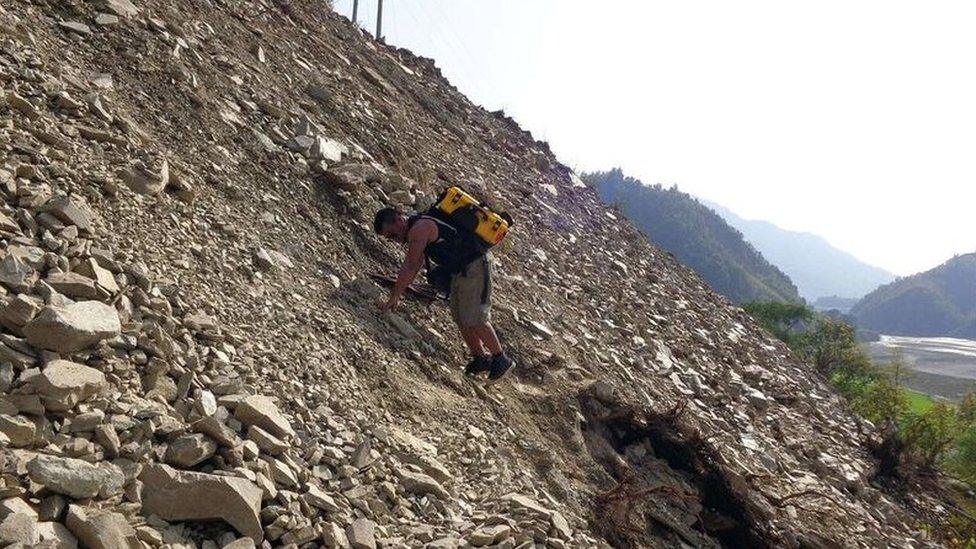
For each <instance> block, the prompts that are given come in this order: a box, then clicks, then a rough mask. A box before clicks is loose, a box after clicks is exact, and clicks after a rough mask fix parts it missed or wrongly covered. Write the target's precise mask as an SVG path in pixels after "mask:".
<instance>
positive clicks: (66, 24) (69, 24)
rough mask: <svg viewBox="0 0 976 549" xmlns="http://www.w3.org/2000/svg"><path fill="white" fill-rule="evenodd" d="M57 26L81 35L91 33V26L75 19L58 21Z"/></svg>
mask: <svg viewBox="0 0 976 549" xmlns="http://www.w3.org/2000/svg"><path fill="white" fill-rule="evenodd" d="M58 26H59V27H61V28H62V29H64V30H66V31H69V32H73V33H75V34H80V35H82V36H85V35H89V34H91V28H89V27H88V25H86V24H84V23H78V22H77V21H59V22H58Z"/></svg>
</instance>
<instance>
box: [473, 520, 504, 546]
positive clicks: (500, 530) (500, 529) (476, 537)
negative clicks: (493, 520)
mask: <svg viewBox="0 0 976 549" xmlns="http://www.w3.org/2000/svg"><path fill="white" fill-rule="evenodd" d="M511 533H512V528H511V527H510V526H509V525H507V524H496V525H494V526H482V527H480V528H478V529H476V530H475V531H474V532H471V535H470V536H469V537H468V543H470V544H471V545H473V546H474V547H484V546H486V545H492V544H494V543H498V542H500V541H502V540H503V539H505V538H507V537H508V536H509V535H510V534H511Z"/></svg>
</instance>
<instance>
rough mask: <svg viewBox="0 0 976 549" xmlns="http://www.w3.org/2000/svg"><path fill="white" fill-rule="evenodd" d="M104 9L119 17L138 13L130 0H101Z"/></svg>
mask: <svg viewBox="0 0 976 549" xmlns="http://www.w3.org/2000/svg"><path fill="white" fill-rule="evenodd" d="M103 4H104V5H105V9H107V10H108V11H110V12H112V13H114V14H115V15H118V16H119V17H135V16H136V15H139V8H137V7H136V6H135V5H134V4H133V3H132V2H131V1H130V0H103Z"/></svg>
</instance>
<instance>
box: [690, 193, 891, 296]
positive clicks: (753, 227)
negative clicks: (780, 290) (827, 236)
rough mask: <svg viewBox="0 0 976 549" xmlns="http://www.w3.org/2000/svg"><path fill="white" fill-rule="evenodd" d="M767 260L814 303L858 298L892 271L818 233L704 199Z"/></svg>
mask: <svg viewBox="0 0 976 549" xmlns="http://www.w3.org/2000/svg"><path fill="white" fill-rule="evenodd" d="M708 205H709V206H711V207H712V208H713V209H714V210H715V211H716V212H717V213H718V214H719V215H720V216H722V218H723V219H725V220H726V221H727V222H728V223H729V225H732V226H733V227H735V228H736V229H738V230H739V231H742V235H743V236H744V237H745V239H746V241H747V242H749V243H750V244H752V245H753V246H755V247H756V249H757V250H759V252H760V253H762V255H763V257H765V258H766V259H767V260H768V261H769V262H770V263H772V264H773V265H776V266H777V267H778V268H780V269H782V271H783V272H784V273H786V274H787V276H789V277H790V280H792V281H793V283H794V284H796V288H797V290H799V292H800V295H801V296H802V297H803V298H804V299H806V300H807V301H810V302H811V303H815V302H816V301H817V300H818V299H820V298H821V297H827V298H860V297H862V296H863V295H865V294H867V293H868V292H870V291H872V290H874V289H875V288H877V287H878V286H880V285H882V284H887V283H888V282H891V281H892V280H894V279H895V275H893V274H891V273H889V272H888V271H885V270H884V269H880V268H878V267H875V266H873V265H868V264H867V263H864V262H863V261H861V260H859V259H858V258H856V257H854V256H853V255H851V254H849V253H847V252H845V251H843V250H839V249H837V248H835V247H834V246H832V245H831V244H830V243H829V242H827V241H826V240H824V239H823V238H822V237H820V236H817V235H815V234H811V233H803V232H797V231H790V230H786V229H782V228H780V227H777V226H776V225H774V224H772V223H770V222H768V221H760V220H752V219H743V218H742V217H740V216H738V215H736V214H735V213H734V212H732V211H731V210H729V209H728V208H725V207H722V206H720V205H718V204H713V203H708Z"/></svg>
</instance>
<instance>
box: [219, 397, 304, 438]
mask: <svg viewBox="0 0 976 549" xmlns="http://www.w3.org/2000/svg"><path fill="white" fill-rule="evenodd" d="M234 418H235V419H237V421H240V422H241V423H243V424H245V425H257V426H258V427H260V428H262V429H264V430H265V431H267V432H269V433H271V434H272V435H274V436H277V437H293V436H295V431H294V430H292V428H291V424H290V423H289V422H288V420H287V419H285V416H283V415H282V414H281V412H280V411H279V410H278V407H277V406H276V405H275V403H274V401H273V400H271V399H270V398H268V397H266V396H260V395H256V396H249V397H247V398H245V399H244V400H243V401H241V402H240V403H239V404H238V405H237V408H236V409H235V410H234Z"/></svg>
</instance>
